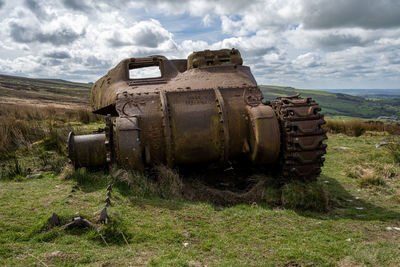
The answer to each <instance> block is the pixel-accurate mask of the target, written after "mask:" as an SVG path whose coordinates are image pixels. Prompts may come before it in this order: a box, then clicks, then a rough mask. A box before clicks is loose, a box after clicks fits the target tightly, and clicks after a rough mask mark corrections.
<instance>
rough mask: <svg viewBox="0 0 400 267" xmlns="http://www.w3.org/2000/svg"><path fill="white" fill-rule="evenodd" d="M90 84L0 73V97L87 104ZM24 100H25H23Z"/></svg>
mask: <svg viewBox="0 0 400 267" xmlns="http://www.w3.org/2000/svg"><path fill="white" fill-rule="evenodd" d="M90 87H91V86H90V85H89V84H85V83H74V82H68V81H64V80H58V79H57V80H56V79H54V80H53V79H33V78H25V77H17V76H9V75H0V99H2V100H3V101H4V100H8V102H15V101H18V99H24V100H32V101H33V100H35V101H41V102H44V103H52V102H54V103H74V104H82V105H88V104H89V95H90ZM25 102H26V101H25Z"/></svg>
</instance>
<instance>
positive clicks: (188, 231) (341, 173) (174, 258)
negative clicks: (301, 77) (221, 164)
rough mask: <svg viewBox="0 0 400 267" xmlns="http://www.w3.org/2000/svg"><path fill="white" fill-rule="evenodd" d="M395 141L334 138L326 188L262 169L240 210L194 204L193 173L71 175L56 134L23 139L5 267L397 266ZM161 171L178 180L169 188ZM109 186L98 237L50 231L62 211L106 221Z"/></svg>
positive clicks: (10, 203) (1, 250) (4, 203)
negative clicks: (283, 179)
mask: <svg viewBox="0 0 400 267" xmlns="http://www.w3.org/2000/svg"><path fill="white" fill-rule="evenodd" d="M72 118H73V119H71V121H69V122H64V124H65V123H66V124H68V125H70V126H71V127H72V128H74V130H75V131H78V132H80V133H84V132H91V131H93V130H95V129H97V128H98V127H102V124H101V123H99V122H91V123H88V124H87V123H83V122H80V120H79V116H77V117H72ZM60 123H61V122H60ZM60 135H63V133H61V134H60ZM393 138H395V137H393V136H388V135H386V134H385V133H384V132H365V133H364V134H363V135H361V136H359V137H350V136H347V135H343V134H330V135H329V139H328V154H327V155H326V163H325V167H324V169H323V173H322V175H321V177H320V178H319V180H318V182H317V183H313V184H311V185H303V184H299V183H289V184H287V185H285V186H283V187H276V186H273V183H272V182H271V181H272V180H273V179H274V177H269V176H267V175H262V174H258V176H257V177H258V178H259V179H261V180H265V183H264V184H263V191H262V193H263V194H262V197H260V198H258V199H256V201H251V202H247V201H243V203H241V204H237V205H230V206H226V205H221V204H220V203H218V204H216V203H215V201H214V199H212V198H210V199H209V200H208V201H193V200H188V198H190V197H188V196H187V195H186V194H185V193H184V192H182V190H183V188H185V187H182V183H183V184H185V183H186V182H187V181H188V180H190V178H192V177H186V176H185V175H180V176H178V175H177V174H176V173H174V172H171V171H170V170H167V171H165V170H164V171H163V172H157V170H155V171H151V172H148V173H147V174H139V173H130V174H126V173H125V174H124V173H123V172H122V174H121V171H119V170H114V171H112V172H110V173H108V172H95V173H91V172H87V171H86V170H84V169H80V170H77V171H73V170H72V169H71V167H70V166H69V165H68V164H66V162H67V159H66V157H65V148H63V147H58V146H48V144H49V143H50V144H52V142H49V141H51V140H52V137H51V136H50V137H49V136H46V137H45V138H44V139H40V140H39V141H35V142H32V143H29V144H21V145H20V146H19V149H18V150H17V151H16V152H15V154H14V155H15V157H8V158H7V159H5V160H3V161H2V162H1V163H0V164H2V173H1V181H0V183H1V186H0V229H1V231H0V244H1V245H0V265H2V266H11V265H19V266H27V265H37V266H59V265H64V266H77V265H78V266H80V265H90V266H126V265H134V266H137V265H150V266H232V265H233V266H247V265H252V266H266V265H271V266H284V265H286V266H336V265H341V266H364V265H365V266H368V265H373V266H394V265H397V264H398V262H400V250H399V248H400V245H399V240H400V231H399V230H400V209H399V207H400V166H399V163H398V160H399V159H398V158H396V155H397V156H398V151H399V150H398V147H395V148H396V149H397V150H396V149H395V150H392V152H391V150H390V149H388V148H387V147H385V146H383V147H380V148H375V144H377V143H379V142H383V141H387V140H389V141H390V142H392V141H393ZM46 139H47V140H48V141H47V143H46V141H45V140H46ZM49 139H50V140H49ZM61 139H62V138H61ZM61 139H60V140H61ZM57 140H59V139H57V138H56V139H55V140H53V144H54V143H57ZM60 142H61V141H60ZM393 144H396V143H393ZM396 153H397V154H396ZM17 163H18V164H17ZM17 166H18V167H17ZM16 169H19V171H17V170H16ZM154 173H156V174H154ZM165 173H167V174H165ZM163 175H164V176H173V177H175V178H174V179H179V181H178V182H177V183H175V185H173V188H171V183H170V184H169V187H168V179H167V180H166V181H167V186H166V183H162V181H161V180H160V179H161V178H162V176H163ZM160 177H161V178H160ZM160 181H161V182H160ZM109 183H112V184H113V191H112V197H111V202H112V205H111V207H109V208H108V215H109V216H110V218H111V221H110V222H109V223H108V224H107V225H102V230H101V231H100V232H96V231H95V230H93V229H90V228H76V229H64V228H63V227H61V226H56V227H54V228H51V229H50V228H49V224H48V220H49V218H50V217H51V215H52V213H53V212H56V213H57V214H58V215H59V216H60V219H61V222H62V224H64V223H66V222H68V221H70V220H72V219H73V218H74V217H77V216H80V217H83V218H86V219H88V220H90V221H92V222H94V223H96V222H97V220H98V218H99V213H100V211H101V209H102V208H103V207H104V200H105V197H106V187H107V184H109ZM161 187H163V188H161ZM160 188H161V189H160ZM171 192H172V193H171ZM223 193H224V192H222V194H223ZM225 193H226V192H225ZM198 198H201V196H199V197H198ZM191 199H193V196H191ZM98 225H99V226H100V224H98ZM296 264H298V265H296Z"/></svg>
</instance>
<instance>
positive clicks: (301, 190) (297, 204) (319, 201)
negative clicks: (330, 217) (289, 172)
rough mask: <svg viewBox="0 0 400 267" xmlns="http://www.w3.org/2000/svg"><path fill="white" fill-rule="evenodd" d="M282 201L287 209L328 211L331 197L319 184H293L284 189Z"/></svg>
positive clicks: (285, 186)
mask: <svg viewBox="0 0 400 267" xmlns="http://www.w3.org/2000/svg"><path fill="white" fill-rule="evenodd" d="M281 201H282V206H284V207H285V208H290V209H300V210H310V211H327V210H328V204H329V197H328V193H327V192H326V191H325V189H324V188H323V186H322V184H320V183H318V182H312V183H303V182H291V183H288V184H286V185H284V186H283V187H282V195H281Z"/></svg>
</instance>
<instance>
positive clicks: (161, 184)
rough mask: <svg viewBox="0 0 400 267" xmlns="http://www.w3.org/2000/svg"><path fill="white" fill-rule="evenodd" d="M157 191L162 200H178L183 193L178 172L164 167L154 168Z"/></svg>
mask: <svg viewBox="0 0 400 267" xmlns="http://www.w3.org/2000/svg"><path fill="white" fill-rule="evenodd" d="M155 171H156V173H157V189H158V191H159V194H160V196H162V197H164V198H179V197H181V196H182V193H183V183H182V180H181V177H180V176H179V174H178V172H177V171H175V170H173V169H171V168H168V167H167V166H165V165H161V164H160V165H157V166H155Z"/></svg>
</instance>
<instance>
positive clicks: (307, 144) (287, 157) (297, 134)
mask: <svg viewBox="0 0 400 267" xmlns="http://www.w3.org/2000/svg"><path fill="white" fill-rule="evenodd" d="M270 105H271V106H272V108H273V109H274V110H275V113H276V115H277V118H278V120H279V124H280V128H281V133H282V136H281V153H280V165H281V166H280V167H281V172H282V173H281V176H282V179H283V182H285V181H291V180H301V181H305V182H308V181H314V180H316V179H317V177H318V176H319V174H320V173H321V167H322V166H323V163H324V160H325V159H324V158H323V157H322V156H323V155H324V154H325V153H326V147H327V145H326V144H323V143H322V142H323V141H324V140H325V139H327V137H326V129H324V128H322V125H323V124H325V120H324V115H322V114H320V113H319V112H320V111H321V108H320V107H319V106H318V104H317V103H316V102H315V101H314V100H312V99H311V98H310V97H308V98H301V97H299V95H295V96H290V97H279V98H277V99H276V100H273V101H271V102H270Z"/></svg>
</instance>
